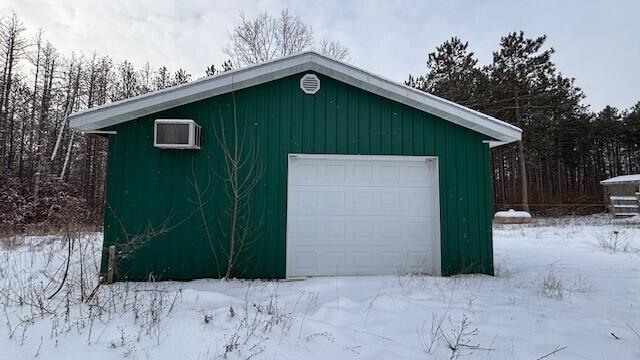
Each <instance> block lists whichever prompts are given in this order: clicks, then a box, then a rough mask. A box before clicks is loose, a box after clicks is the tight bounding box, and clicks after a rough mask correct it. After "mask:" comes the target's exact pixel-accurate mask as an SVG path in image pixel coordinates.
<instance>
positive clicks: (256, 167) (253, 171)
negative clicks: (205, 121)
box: [215, 92, 263, 280]
mask: <svg viewBox="0 0 640 360" xmlns="http://www.w3.org/2000/svg"><path fill="white" fill-rule="evenodd" d="M231 97H232V106H233V107H232V118H231V124H230V125H231V126H230V127H231V133H228V132H227V131H226V130H225V119H224V117H223V116H222V111H220V124H219V126H218V128H217V129H216V131H215V135H216V140H217V142H218V144H219V145H220V148H221V150H222V153H223V157H224V174H222V178H223V180H224V182H225V183H226V189H225V190H226V191H225V192H226V195H227V198H228V207H227V209H225V214H224V215H225V217H226V219H227V220H228V228H227V229H226V231H225V234H224V235H225V236H226V238H227V239H228V250H227V254H226V255H227V271H226V273H225V275H224V278H225V279H227V280H229V279H230V278H231V277H232V276H233V271H234V266H235V265H236V262H237V259H238V256H239V255H240V253H241V252H243V251H244V250H245V246H246V245H248V244H249V242H248V241H251V240H255V236H256V230H257V229H258V228H259V227H260V226H261V223H262V221H258V222H255V221H254V219H253V218H252V213H253V211H254V207H253V204H252V201H251V200H252V195H253V193H254V190H255V188H256V186H257V185H258V183H259V182H260V180H261V178H262V175H263V167H262V162H261V158H260V154H259V151H258V148H259V146H258V145H257V140H254V139H250V136H249V133H248V124H247V122H246V120H245V121H243V123H242V124H240V123H239V119H238V116H237V109H236V97H235V94H234V93H233V92H232V93H231Z"/></svg>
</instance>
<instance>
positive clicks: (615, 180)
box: [600, 174, 640, 185]
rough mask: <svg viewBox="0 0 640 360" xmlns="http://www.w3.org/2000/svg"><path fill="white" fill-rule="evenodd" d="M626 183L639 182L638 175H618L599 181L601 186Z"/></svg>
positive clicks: (639, 175) (639, 176) (639, 177)
mask: <svg viewBox="0 0 640 360" xmlns="http://www.w3.org/2000/svg"><path fill="white" fill-rule="evenodd" d="M627 182H640V174H631V175H620V176H616V177H612V178H609V179H606V180H602V181H600V184H601V185H611V184H620V183H627Z"/></svg>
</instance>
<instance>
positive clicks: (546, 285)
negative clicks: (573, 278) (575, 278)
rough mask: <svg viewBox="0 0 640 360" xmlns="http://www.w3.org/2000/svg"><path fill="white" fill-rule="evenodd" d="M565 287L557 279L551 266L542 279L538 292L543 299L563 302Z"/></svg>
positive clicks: (561, 281)
mask: <svg viewBox="0 0 640 360" xmlns="http://www.w3.org/2000/svg"><path fill="white" fill-rule="evenodd" d="M565 287H566V286H565V283H564V281H563V280H562V279H560V278H559V277H558V274H557V271H556V269H555V268H554V267H553V266H551V267H550V268H549V270H547V272H546V273H545V274H544V276H543V278H542V282H541V283H540V288H539V292H540V294H541V295H542V296H544V297H547V298H550V299H557V300H563V299H564V298H565V296H566V289H565Z"/></svg>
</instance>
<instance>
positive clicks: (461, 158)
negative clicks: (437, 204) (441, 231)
mask: <svg viewBox="0 0 640 360" xmlns="http://www.w3.org/2000/svg"><path fill="white" fill-rule="evenodd" d="M455 132H456V144H455V146H456V182H457V187H456V188H457V200H458V201H457V203H458V204H457V205H458V221H459V225H458V226H459V229H460V232H459V233H458V236H459V241H460V247H459V249H458V253H459V254H460V265H461V269H462V271H467V269H468V268H469V266H470V264H469V262H470V257H469V250H470V247H471V244H470V239H469V206H468V202H469V196H468V191H467V181H468V174H467V166H468V165H467V158H466V129H464V128H461V127H459V126H456V127H455Z"/></svg>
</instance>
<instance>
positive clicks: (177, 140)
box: [153, 119, 202, 149]
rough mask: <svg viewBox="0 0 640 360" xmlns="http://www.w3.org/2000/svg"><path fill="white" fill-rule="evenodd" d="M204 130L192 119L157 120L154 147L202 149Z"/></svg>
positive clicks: (154, 131) (154, 127) (154, 128)
mask: <svg viewBox="0 0 640 360" xmlns="http://www.w3.org/2000/svg"><path fill="white" fill-rule="evenodd" d="M201 137H202V128H201V127H200V125H198V124H196V122H195V121H193V120H191V119H156V121H155V122H154V124H153V146H155V147H158V148H161V149H200V142H201Z"/></svg>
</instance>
